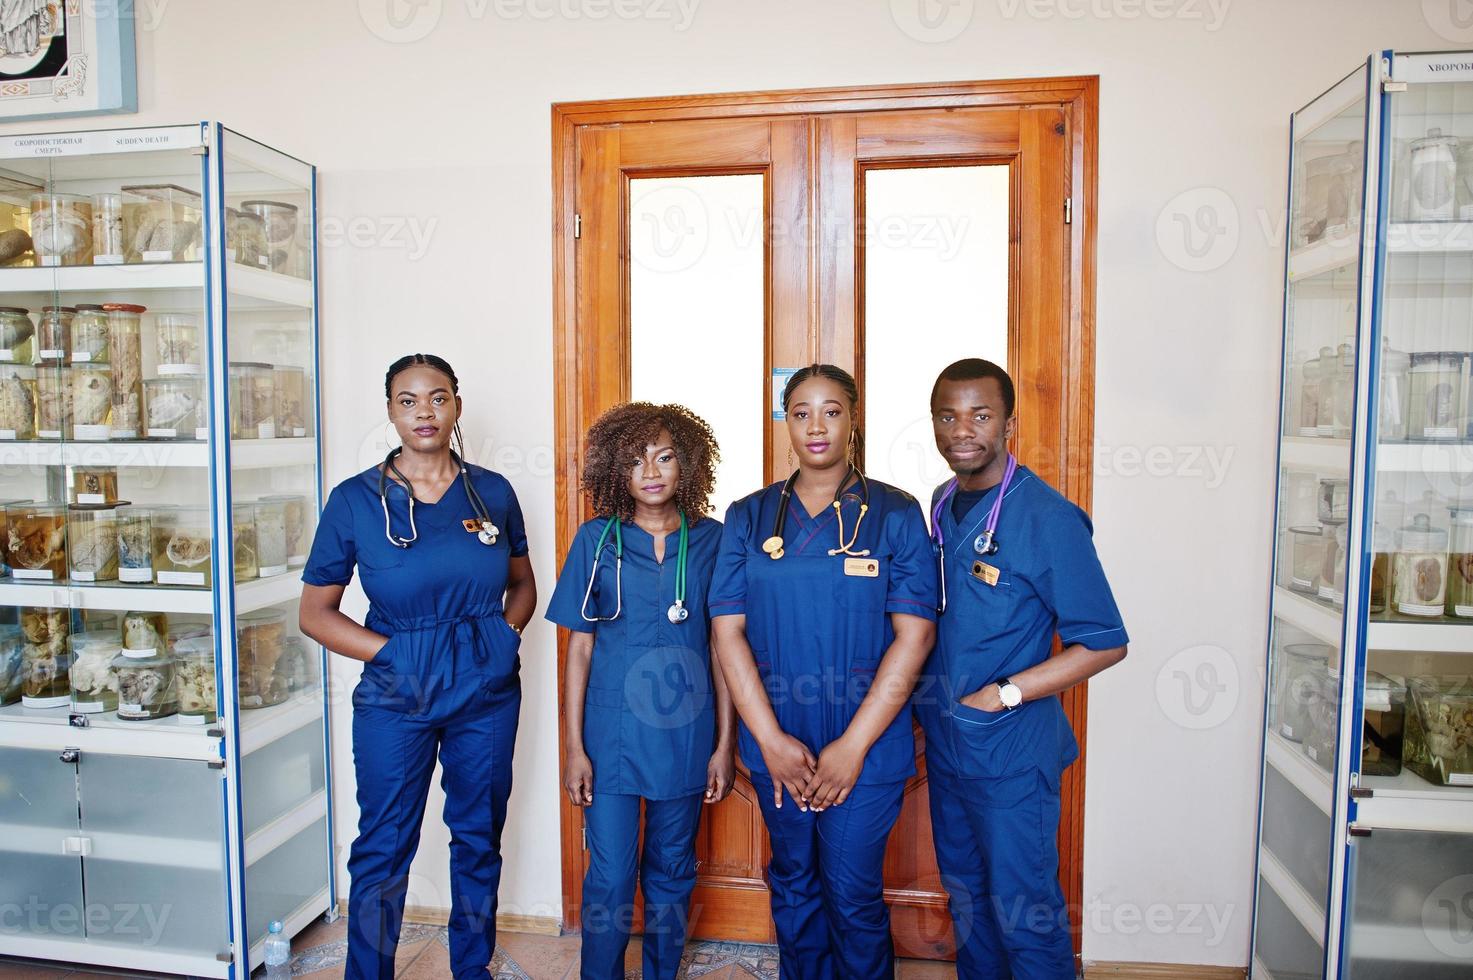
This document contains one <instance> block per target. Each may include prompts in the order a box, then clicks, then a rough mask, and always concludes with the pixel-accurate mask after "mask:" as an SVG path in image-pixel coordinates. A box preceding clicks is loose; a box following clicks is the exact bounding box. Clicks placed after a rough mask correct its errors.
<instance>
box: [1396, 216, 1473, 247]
mask: <svg viewBox="0 0 1473 980" xmlns="http://www.w3.org/2000/svg"><path fill="white" fill-rule="evenodd" d="M1386 251H1388V252H1391V253H1394V254H1398V255H1402V254H1413V255H1415V254H1425V253H1429V252H1430V253H1446V252H1473V221H1393V222H1390V223H1389V224H1388V225H1387V226H1386Z"/></svg>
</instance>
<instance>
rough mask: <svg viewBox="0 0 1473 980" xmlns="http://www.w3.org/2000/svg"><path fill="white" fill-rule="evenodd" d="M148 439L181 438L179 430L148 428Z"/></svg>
mask: <svg viewBox="0 0 1473 980" xmlns="http://www.w3.org/2000/svg"><path fill="white" fill-rule="evenodd" d="M148 437H149V438H150V439H177V438H178V437H179V430H178V429H155V428H154V427H153V426H149V427H148Z"/></svg>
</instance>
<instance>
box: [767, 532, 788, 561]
mask: <svg viewBox="0 0 1473 980" xmlns="http://www.w3.org/2000/svg"><path fill="white" fill-rule="evenodd" d="M762 550H763V551H764V552H766V553H767V556H768V557H769V558H771V559H773V560H774V561H776V560H777V559H779V558H781V557H782V556H783V539H782V536H781V535H778V534H774V535H773V536H772V537H770V538H768V539H767V540H766V541H764V542H762Z"/></svg>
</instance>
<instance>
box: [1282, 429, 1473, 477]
mask: <svg viewBox="0 0 1473 980" xmlns="http://www.w3.org/2000/svg"><path fill="white" fill-rule="evenodd" d="M1282 447H1283V449H1282V452H1281V454H1280V457H1279V463H1280V465H1281V466H1282V467H1283V468H1284V469H1286V470H1293V471H1295V472H1304V473H1324V474H1328V475H1341V474H1344V473H1346V472H1347V471H1348V470H1349V468H1350V440H1349V439H1331V438H1329V437H1325V438H1318V437H1314V436H1285V437H1284V439H1283V441H1282ZM1376 472H1378V473H1427V474H1437V475H1447V476H1473V442H1383V443H1378V444H1377V446H1376Z"/></svg>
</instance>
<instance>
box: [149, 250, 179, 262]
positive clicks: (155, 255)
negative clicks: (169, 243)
mask: <svg viewBox="0 0 1473 980" xmlns="http://www.w3.org/2000/svg"><path fill="white" fill-rule="evenodd" d="M143 261H145V262H173V261H174V253H173V252H169V251H163V252H156V251H150V252H144V253H143Z"/></svg>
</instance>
